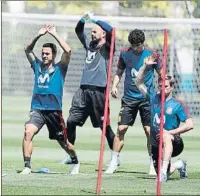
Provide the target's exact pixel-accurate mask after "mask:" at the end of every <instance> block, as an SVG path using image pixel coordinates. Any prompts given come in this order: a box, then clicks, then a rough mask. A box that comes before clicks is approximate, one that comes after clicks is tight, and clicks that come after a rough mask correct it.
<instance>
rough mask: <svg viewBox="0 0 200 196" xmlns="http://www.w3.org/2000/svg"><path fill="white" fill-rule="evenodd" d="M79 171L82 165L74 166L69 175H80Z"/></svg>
mask: <svg viewBox="0 0 200 196" xmlns="http://www.w3.org/2000/svg"><path fill="white" fill-rule="evenodd" d="M79 169H80V163H78V164H72V167H71V169H70V171H69V174H71V175H75V174H79Z"/></svg>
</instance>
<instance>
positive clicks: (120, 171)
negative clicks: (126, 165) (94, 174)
mask: <svg viewBox="0 0 200 196" xmlns="http://www.w3.org/2000/svg"><path fill="white" fill-rule="evenodd" d="M95 171H99V170H98V169H95ZM102 171H106V170H105V169H102ZM115 173H124V174H147V172H139V171H124V170H118V171H117V172H115Z"/></svg>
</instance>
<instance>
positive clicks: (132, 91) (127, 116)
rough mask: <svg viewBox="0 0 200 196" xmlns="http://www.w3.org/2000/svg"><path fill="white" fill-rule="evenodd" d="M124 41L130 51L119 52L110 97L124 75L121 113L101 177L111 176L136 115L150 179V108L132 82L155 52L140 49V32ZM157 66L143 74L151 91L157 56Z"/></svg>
mask: <svg viewBox="0 0 200 196" xmlns="http://www.w3.org/2000/svg"><path fill="white" fill-rule="evenodd" d="M128 41H129V43H130V47H128V48H125V49H123V50H122V51H121V53H120V56H119V61H118V69H117V72H116V74H115V76H114V80H113V86H112V91H111V94H112V96H113V97H114V98H117V96H118V85H119V82H120V80H121V77H122V75H123V73H124V71H125V81H124V95H123V97H122V100H121V110H120V112H119V117H118V129H117V134H116V136H115V139H114V144H113V153H112V158H111V161H110V165H109V167H108V169H107V170H106V172H105V173H108V174H112V173H114V172H115V171H116V170H117V168H118V163H117V159H118V157H119V153H120V151H121V149H122V148H123V145H124V136H125V133H126V131H127V129H128V127H129V126H132V125H134V122H135V119H136V116H137V113H138V111H139V113H140V117H141V121H142V125H143V128H144V131H145V134H146V137H147V148H148V152H149V156H150V170H149V174H150V175H154V174H155V170H154V167H153V162H152V157H151V153H150V143H149V133H150V106H149V102H148V100H147V99H146V98H145V97H144V95H143V94H142V93H141V92H140V91H139V89H138V88H137V86H136V78H137V74H138V71H139V69H140V67H142V65H143V63H144V59H145V58H146V57H147V56H149V55H151V54H153V53H154V52H155V50H153V49H150V48H149V47H147V46H145V45H144V41H145V34H144V32H143V31H142V30H140V29H135V30H133V31H131V32H130V33H129V36H128ZM157 57H158V58H157V62H158V63H157V64H156V65H153V66H152V67H151V69H149V70H148V72H147V73H146V74H145V84H146V85H147V87H148V88H150V89H151V88H153V78H154V70H156V71H157V73H158V74H160V73H161V67H160V64H159V56H157Z"/></svg>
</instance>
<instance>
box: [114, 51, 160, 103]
mask: <svg viewBox="0 0 200 196" xmlns="http://www.w3.org/2000/svg"><path fill="white" fill-rule="evenodd" d="M154 53H156V54H157V52H156V51H155V50H153V49H150V48H148V47H144V50H143V51H142V52H141V53H139V54H135V53H134V52H133V50H132V49H131V48H125V49H123V50H122V51H121V53H120V57H119V61H118V68H119V69H125V80H124V96H123V98H124V99H128V100H134V99H141V98H145V97H144V95H143V94H142V93H141V92H140V91H139V89H138V88H137V86H136V78H137V74H138V71H139V69H140V68H141V67H142V66H143V64H144V59H145V58H147V57H149V56H150V55H152V54H154ZM157 56H158V59H157V64H155V65H152V66H151V67H150V68H149V69H148V70H147V71H146V72H145V75H144V84H145V86H146V87H147V88H148V89H150V90H153V89H154V85H153V84H154V69H156V70H159V69H160V67H161V65H160V59H159V55H158V54H157Z"/></svg>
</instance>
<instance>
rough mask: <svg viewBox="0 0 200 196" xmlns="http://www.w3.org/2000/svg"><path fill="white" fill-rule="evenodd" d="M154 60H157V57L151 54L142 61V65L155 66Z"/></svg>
mask: <svg viewBox="0 0 200 196" xmlns="http://www.w3.org/2000/svg"><path fill="white" fill-rule="evenodd" d="M156 59H157V55H156V54H153V55H151V56H149V57H147V58H145V59H144V63H145V65H147V66H148V65H154V64H157V62H156Z"/></svg>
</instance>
